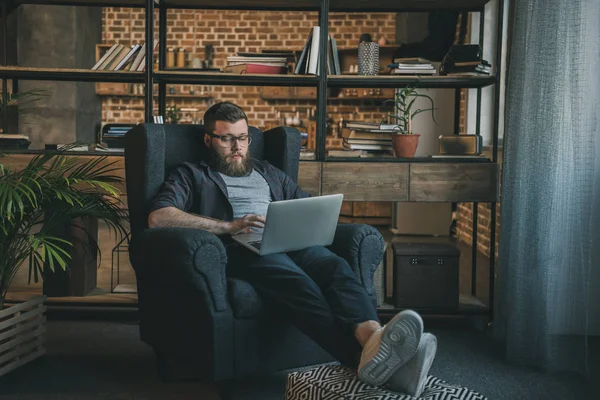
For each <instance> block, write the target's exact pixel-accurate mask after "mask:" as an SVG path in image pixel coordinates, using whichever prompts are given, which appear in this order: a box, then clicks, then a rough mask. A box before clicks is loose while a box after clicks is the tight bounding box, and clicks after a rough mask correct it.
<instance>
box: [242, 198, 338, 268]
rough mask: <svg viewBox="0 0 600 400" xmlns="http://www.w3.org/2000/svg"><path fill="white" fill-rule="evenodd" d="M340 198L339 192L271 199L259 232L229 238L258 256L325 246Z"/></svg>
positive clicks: (329, 239)
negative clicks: (264, 222)
mask: <svg viewBox="0 0 600 400" xmlns="http://www.w3.org/2000/svg"><path fill="white" fill-rule="evenodd" d="M343 199H344V195H343V194H333V195H327V196H317V197H308V198H305V199H295V200H282V201H274V202H271V203H269V208H268V209H267V222H266V224H265V228H264V230H263V232H252V233H243V234H239V235H235V236H233V240H235V241H236V242H238V243H240V244H241V245H243V246H245V247H246V248H248V249H250V250H251V251H253V252H255V253H257V254H260V255H261V256H262V255H266V254H272V253H285V252H288V251H294V250H301V249H305V248H307V247H311V246H329V245H330V244H331V243H333V237H334V235H335V229H336V227H337V223H338V218H339V215H340V210H341V208H342V200H343Z"/></svg>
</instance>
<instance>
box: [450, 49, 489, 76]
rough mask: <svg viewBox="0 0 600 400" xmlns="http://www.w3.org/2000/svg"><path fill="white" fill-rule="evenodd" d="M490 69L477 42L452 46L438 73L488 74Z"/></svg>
mask: <svg viewBox="0 0 600 400" xmlns="http://www.w3.org/2000/svg"><path fill="white" fill-rule="evenodd" d="M491 71H492V65H491V64H490V63H489V62H487V61H486V60H483V59H482V58H481V48H480V46H479V45H478V44H472V45H455V46H452V48H451V49H450V51H449V52H448V54H446V56H445V57H444V60H443V61H442V65H440V75H449V74H451V75H489V74H490V73H491Z"/></svg>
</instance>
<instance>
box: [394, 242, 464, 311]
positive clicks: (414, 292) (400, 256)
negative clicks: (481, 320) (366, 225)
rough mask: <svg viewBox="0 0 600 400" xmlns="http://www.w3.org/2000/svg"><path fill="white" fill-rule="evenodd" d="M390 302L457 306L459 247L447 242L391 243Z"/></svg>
mask: <svg viewBox="0 0 600 400" xmlns="http://www.w3.org/2000/svg"><path fill="white" fill-rule="evenodd" d="M393 253H394V305H395V306H396V307H398V308H417V309H440V310H454V309H457V308H458V268H459V260H460V250H458V248H457V247H456V246H454V245H452V244H450V243H394V244H393Z"/></svg>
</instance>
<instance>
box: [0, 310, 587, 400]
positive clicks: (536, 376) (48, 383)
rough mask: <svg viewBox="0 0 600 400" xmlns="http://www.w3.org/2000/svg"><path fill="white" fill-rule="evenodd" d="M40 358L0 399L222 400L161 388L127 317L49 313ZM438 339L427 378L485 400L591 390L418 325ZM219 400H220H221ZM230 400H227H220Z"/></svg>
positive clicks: (453, 326)
mask: <svg viewBox="0 0 600 400" xmlns="http://www.w3.org/2000/svg"><path fill="white" fill-rule="evenodd" d="M48 317H49V321H48V333H47V335H48V336H47V344H46V348H47V351H48V353H47V355H45V356H43V357H42V358H41V359H38V360H36V361H34V362H32V363H30V364H28V365H25V366H23V367H21V368H20V369H18V370H15V371H13V372H12V373H10V374H9V375H6V376H4V377H1V378H0V399H7V400H8V399H10V400H17V399H19V400H42V399H44V400H46V399H48V400H50V399H52V400H67V399H69V400H88V399H89V400H91V399H94V400H96V399H97V400H100V399H102V400H109V399H110V400H113V399H114V400H133V399H135V400H154V399H182V400H183V399H186V400H187V399H195V400H196V399H202V400H213V399H214V400H218V399H221V397H220V396H219V393H218V391H217V388H216V386H215V385H214V384H213V383H210V382H187V383H186V382H183V383H182V382H177V383H163V382H161V381H160V380H159V379H158V377H157V373H156V369H155V362H154V355H153V353H152V351H151V349H150V348H149V347H148V346H147V345H145V344H144V343H142V342H141V341H140V340H139V336H138V325H137V319H136V313H135V311H133V310H126V309H121V310H120V311H115V310H112V311H104V312H99V311H98V312H95V313H85V314H82V313H81V311H78V310H70V311H66V309H65V308H64V307H63V308H52V309H51V310H50V311H49V313H48ZM425 326H426V330H427V331H431V332H433V333H434V334H435V335H436V336H437V338H438V352H437V356H436V360H435V362H434V364H433V367H432V369H431V371H430V374H431V375H433V376H436V377H438V378H440V379H442V380H444V381H446V382H448V383H451V384H458V385H462V386H466V387H468V388H471V389H473V390H476V391H478V392H480V393H482V394H484V395H485V396H487V398H488V399H489V400H517V399H527V400H538V399H539V400H542V399H543V400H570V399H573V400H575V399H577V400H586V399H589V400H591V399H593V398H597V397H593V396H592V395H591V394H590V393H589V391H588V390H589V389H590V388H591V384H588V383H587V382H586V381H585V380H584V379H582V378H579V377H577V376H569V375H559V374H545V373H542V372H540V371H536V370H532V369H529V368H523V367H518V366H515V365H511V364H509V363H507V362H505V361H504V360H503V359H502V357H501V356H500V354H499V351H498V348H497V347H496V346H495V344H494V343H493V342H492V341H491V340H490V339H489V338H488V336H487V335H486V333H484V332H481V331H477V330H474V329H470V328H469V327H467V326H466V325H465V324H464V321H460V320H456V319H455V320H452V321H448V320H440V319H436V318H434V317H426V318H425ZM285 378H286V373H285V372H283V373H278V374H274V375H270V376H267V377H253V378H249V379H245V380H240V381H237V382H236V383H235V384H233V386H232V387H231V390H232V396H231V400H283V399H284V395H283V394H284V390H285ZM223 400H225V399H223ZM227 400H229V398H228V399H227Z"/></svg>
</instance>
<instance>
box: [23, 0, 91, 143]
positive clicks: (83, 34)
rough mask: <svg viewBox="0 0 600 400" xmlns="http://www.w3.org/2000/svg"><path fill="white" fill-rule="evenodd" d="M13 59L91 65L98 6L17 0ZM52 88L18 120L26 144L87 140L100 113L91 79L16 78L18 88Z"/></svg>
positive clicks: (27, 63)
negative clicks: (22, 3) (20, 1)
mask: <svg viewBox="0 0 600 400" xmlns="http://www.w3.org/2000/svg"><path fill="white" fill-rule="evenodd" d="M16 12H17V18H18V28H17V31H18V32H17V38H18V39H17V57H18V65H20V66H24V67H46V68H48V67H52V68H91V66H93V65H94V61H95V49H96V44H97V43H100V39H101V26H102V9H101V8H98V7H64V6H36V5H27V6H21V7H20V8H19V9H18V10H17V11H16ZM33 88H47V89H50V90H52V96H51V97H49V98H48V99H44V100H43V101H40V102H38V103H36V104H35V107H32V108H30V109H29V110H28V113H27V115H25V116H24V117H23V118H22V122H23V123H20V127H19V130H20V133H22V134H25V135H28V136H29V138H30V140H31V141H32V146H31V147H32V148H42V147H43V146H44V144H48V143H54V144H64V143H70V142H74V141H90V142H92V141H93V139H94V135H95V127H96V125H97V124H98V123H99V122H100V118H101V102H100V99H99V98H97V96H96V95H95V86H94V83H87V82H54V81H25V80H21V81H19V91H26V90H30V89H33Z"/></svg>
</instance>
